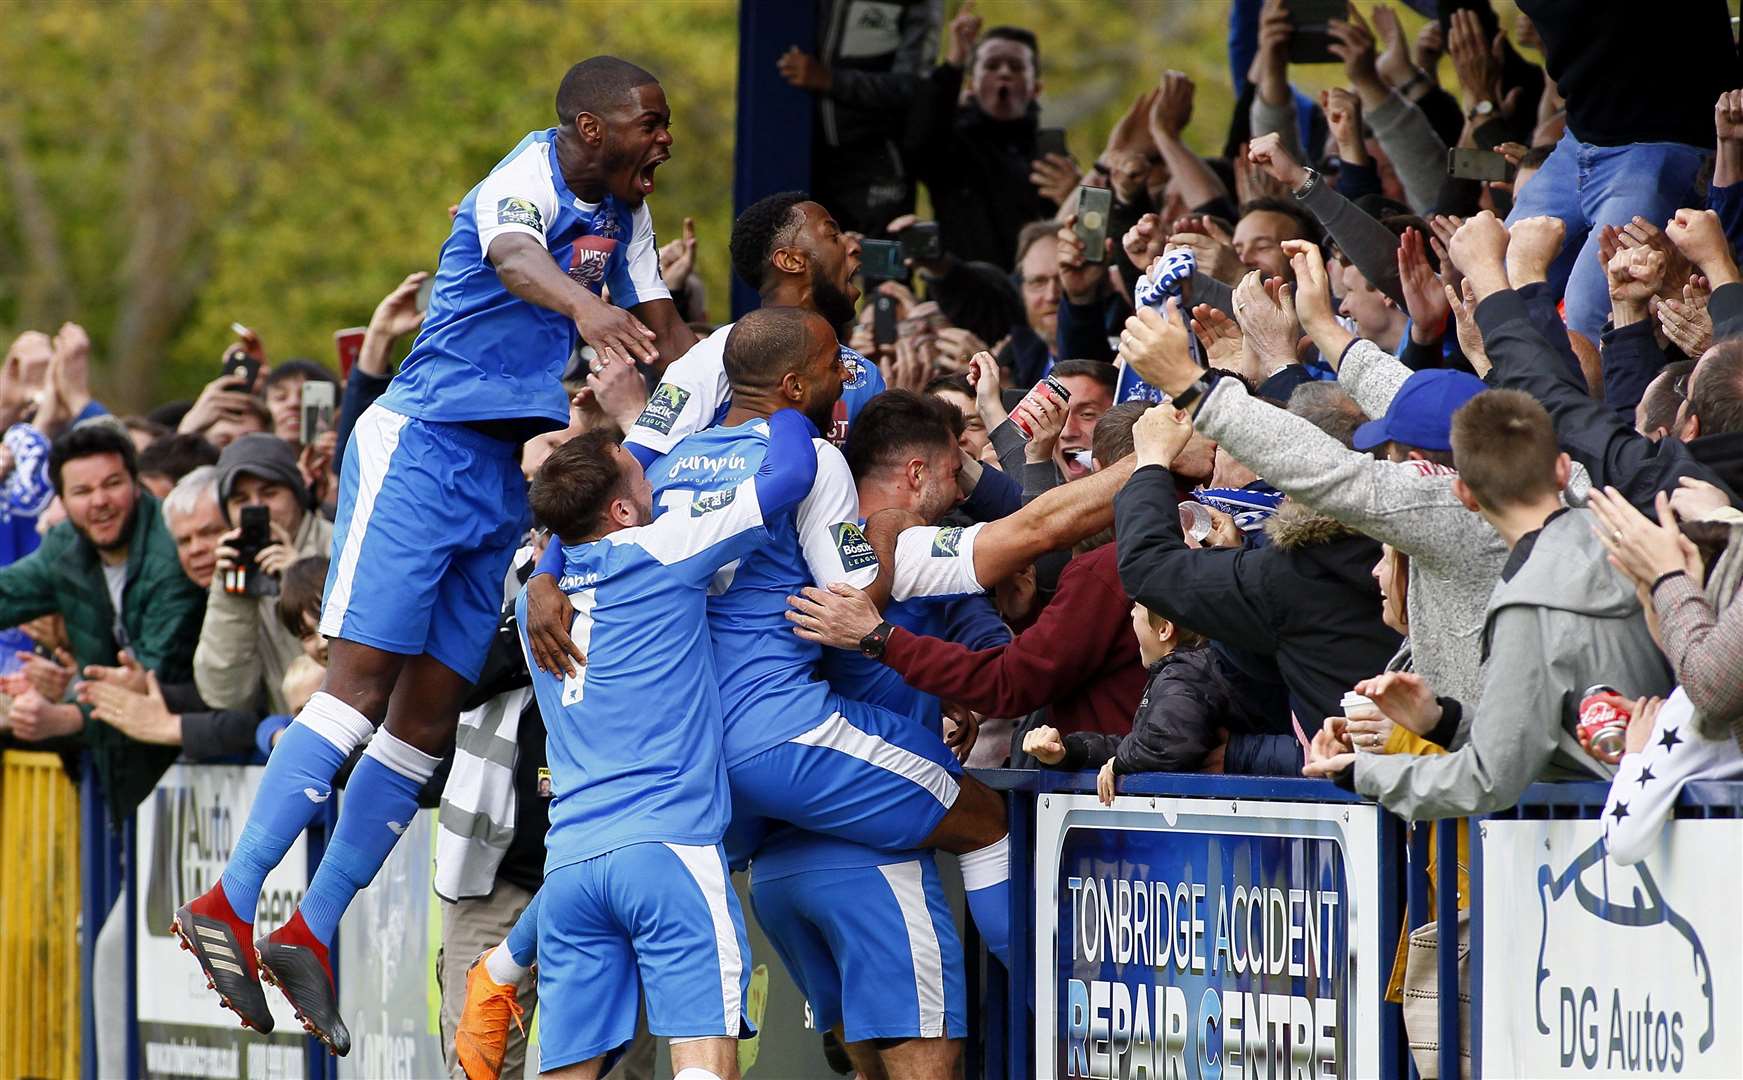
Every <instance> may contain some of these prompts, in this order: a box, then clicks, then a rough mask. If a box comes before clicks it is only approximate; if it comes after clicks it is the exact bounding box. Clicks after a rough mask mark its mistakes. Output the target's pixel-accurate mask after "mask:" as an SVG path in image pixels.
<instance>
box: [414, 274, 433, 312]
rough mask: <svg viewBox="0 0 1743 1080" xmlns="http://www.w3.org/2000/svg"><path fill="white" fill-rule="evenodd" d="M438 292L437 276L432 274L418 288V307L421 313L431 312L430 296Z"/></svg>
mask: <svg viewBox="0 0 1743 1080" xmlns="http://www.w3.org/2000/svg"><path fill="white" fill-rule="evenodd" d="M435 291H436V275H434V274H431V275H430V276H429V277H427V278H425V279H424V283H423V284H422V285H419V286H418V299H417V305H418V310H419V311H428V310H430V294H431V293H433V292H435Z"/></svg>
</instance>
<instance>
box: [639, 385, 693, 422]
mask: <svg viewBox="0 0 1743 1080" xmlns="http://www.w3.org/2000/svg"><path fill="white" fill-rule="evenodd" d="M689 400H690V391H688V390H686V389H684V388H683V387H682V386H677V385H674V384H672V383H668V382H663V383H661V384H660V385H659V386H656V387H655V388H654V393H653V396H652V397H650V398H648V403H647V405H645V406H644V407H643V408H642V414H641V415H640V416H638V417H636V418H635V426H636V427H642V428H647V429H648V430H649V431H657V432H659V433H660V434H661V435H670V434H671V433H672V425H673V424H675V423H677V422H678V415H679V414H680V413H682V412H683V411H684V403H685V402H687V401H689Z"/></svg>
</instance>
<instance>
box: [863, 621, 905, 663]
mask: <svg viewBox="0 0 1743 1080" xmlns="http://www.w3.org/2000/svg"><path fill="white" fill-rule="evenodd" d="M895 629H896V627H895V625H894V624H893V623H890V622H889V621H887V620H886V621H884V622H881V623H878V624H877V625H876V626H875V627H873V628H872V632H871V633H869V634H867V635H866V636H865V637H862V638H860V639H859V651H860V652H862V653H865V654H866V655H867V656H869V657H871V658H872V659H873V660H882V659H883V657H884V649H885V648H886V647H887V646H888V645H889V643H890V634H891V633H892V632H894V630H895Z"/></svg>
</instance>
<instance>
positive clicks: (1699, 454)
mask: <svg viewBox="0 0 1743 1080" xmlns="http://www.w3.org/2000/svg"><path fill="white" fill-rule="evenodd" d="M1734 287H1735V288H1737V289H1739V290H1743V285H1738V286H1734ZM1720 291H1723V290H1720ZM1713 295H1714V299H1715V300H1716V299H1717V298H1718V296H1719V292H1715V293H1714V294H1713ZM1554 304H1555V298H1554V297H1553V296H1552V295H1551V294H1550V293H1549V292H1548V290H1547V289H1546V287H1545V286H1544V285H1543V284H1542V283H1541V282H1540V283H1537V284H1533V285H1527V286H1526V287H1525V288H1523V289H1519V290H1517V291H1515V290H1513V289H1508V290H1505V291H1503V292H1498V293H1495V294H1494V295H1492V296H1490V297H1489V298H1488V299H1486V300H1484V301H1483V302H1482V303H1481V304H1478V305H1477V326H1478V327H1479V328H1480V329H1481V330H1482V331H1483V345H1484V347H1485V348H1486V349H1487V350H1488V353H1489V359H1490V360H1491V361H1492V362H1493V363H1494V365H1495V369H1494V371H1492V372H1491V373H1490V376H1491V380H1492V382H1493V384H1494V385H1497V386H1502V387H1508V388H1511V389H1514V390H1523V391H1525V392H1526V393H1528V394H1530V395H1531V396H1532V397H1534V398H1536V399H1537V400H1538V401H1540V402H1542V403H1543V407H1544V408H1545V409H1547V410H1549V415H1550V418H1551V419H1552V420H1554V421H1555V436H1556V440H1557V441H1558V442H1560V443H1561V447H1562V449H1563V450H1566V451H1567V452H1568V454H1569V455H1570V456H1571V457H1572V458H1573V459H1574V460H1575V461H1578V462H1579V463H1580V464H1581V465H1584V466H1585V467H1586V471H1588V472H1590V473H1591V474H1592V484H1593V485H1594V486H1596V487H1603V486H1606V485H1613V486H1614V487H1615V488H1617V490H1619V491H1621V492H1622V494H1623V496H1624V497H1625V498H1627V500H1628V501H1629V502H1631V503H1633V504H1634V505H1635V506H1636V507H1638V508H1639V509H1640V510H1641V512H1642V513H1645V514H1648V515H1651V514H1654V513H1655V512H1656V511H1655V510H1654V509H1653V501H1654V499H1655V498H1656V497H1657V495H1658V493H1659V492H1660V491H1675V490H1676V488H1677V481H1678V479H1680V478H1681V477H1684V476H1692V477H1694V478H1695V479H1697V480H1705V481H1707V482H1708V483H1711V484H1717V485H1719V486H1720V487H1721V488H1723V489H1724V490H1725V492H1726V494H1728V495H1729V496H1730V497H1731V502H1732V503H1733V504H1737V503H1738V498H1737V495H1738V493H1739V492H1743V432H1732V433H1729V434H1718V435H1704V436H1702V437H1700V438H1698V439H1694V440H1692V441H1690V442H1688V443H1683V442H1681V441H1680V440H1677V439H1661V440H1659V441H1658V442H1653V441H1652V440H1651V439H1648V438H1647V437H1646V436H1644V435H1642V434H1640V433H1639V432H1638V431H1635V430H1634V427H1633V425H1632V423H1630V421H1629V420H1628V419H1624V418H1623V417H1621V416H1620V415H1618V414H1617V412H1616V410H1615V409H1613V408H1611V407H1610V406H1608V405H1606V404H1604V403H1603V402H1601V401H1596V400H1594V399H1593V398H1592V397H1591V396H1590V395H1589V394H1587V393H1586V387H1585V384H1584V382H1582V381H1581V380H1580V379H1579V378H1578V377H1577V376H1575V375H1574V370H1576V369H1575V368H1572V367H1569V364H1568V357H1569V356H1571V355H1572V350H1571V349H1570V348H1569V346H1568V344H1567V331H1566V328H1565V327H1564V326H1563V324H1562V322H1561V319H1560V318H1558V317H1557V316H1556V314H1555V308H1554ZM1713 336H1714V338H1715V339H1718V338H1720V337H1722V336H1724V330H1723V329H1722V326H1721V319H1720V311H1719V310H1717V309H1715V310H1714V312H1713Z"/></svg>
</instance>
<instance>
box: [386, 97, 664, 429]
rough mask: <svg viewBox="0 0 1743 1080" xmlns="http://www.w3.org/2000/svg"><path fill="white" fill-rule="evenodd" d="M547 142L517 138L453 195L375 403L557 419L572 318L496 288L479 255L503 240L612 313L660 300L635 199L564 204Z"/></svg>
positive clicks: (560, 423)
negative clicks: (427, 281) (437, 247)
mask: <svg viewBox="0 0 1743 1080" xmlns="http://www.w3.org/2000/svg"><path fill="white" fill-rule="evenodd" d="M556 136H557V129H556V128H549V129H547V130H545V131H535V132H532V133H530V134H528V135H527V137H526V138H524V139H522V140H521V141H520V145H518V146H516V147H515V148H514V150H513V151H511V152H510V153H509V155H508V156H507V157H505V158H503V159H502V160H501V161H500V162H498V163H497V165H496V167H495V168H494V169H492V170H491V172H490V175H489V176H487V177H485V178H484V179H483V180H482V181H480V182H479V184H478V186H477V187H475V188H473V189H472V190H471V191H469V192H467V193H466V197H465V198H464V199H462V200H461V202H460V211H459V213H458V214H456V215H455V216H454V226H453V229H452V230H451V231H450V232H449V234H448V240H447V243H445V244H443V245H442V261H441V265H440V267H439V268H438V269H437V271H436V284H435V287H434V290H433V291H432V293H431V295H430V309H429V311H428V312H426V313H425V315H424V327H423V330H422V332H421V333H419V334H418V338H417V341H416V343H415V344H413V345H412V351H411V355H410V356H408V357H406V361H405V364H404V365H403V366H402V367H401V368H400V372H399V374H398V375H397V376H395V377H394V380H393V382H392V384H391V385H389V386H388V388H387V393H385V394H383V395H382V397H381V404H382V406H384V407H385V408H388V409H392V410H393V411H394V412H397V413H401V414H404V415H406V416H415V417H418V418H419V419H423V420H437V421H444V422H451V423H453V422H468V421H481V420H515V419H528V420H533V421H537V423H536V424H535V425H534V428H535V429H546V430H555V429H558V428H562V427H564V426H565V425H567V424H568V422H569V401H568V396H567V395H566V394H564V393H563V384H562V377H563V368H564V366H565V365H566V364H567V362H568V359H569V354H570V352H571V351H572V350H573V349H574V346H575V338H576V329H575V323H574V321H573V320H571V319H570V318H569V317H568V316H567V315H564V314H563V313H561V312H557V311H552V310H550V309H549V308H543V307H540V306H539V305H537V304H534V303H531V302H529V301H526V300H522V299H520V298H519V297H517V296H515V295H514V294H513V293H511V292H509V291H508V289H507V288H506V287H505V286H504V285H503V284H502V279H501V278H499V277H498V276H497V274H496V267H495V266H494V265H493V264H492V263H491V261H490V258H489V252H490V244H491V241H493V240H495V239H496V238H497V237H498V236H501V235H502V234H504V233H511V232H518V233H524V234H526V235H528V236H531V237H533V238H535V239H536V240H538V241H539V243H541V244H543V245H544V247H545V249H546V250H547V251H549V252H550V254H551V258H552V259H553V260H554V261H555V262H556V264H557V265H558V266H559V267H561V268H562V269H563V270H564V271H565V272H567V273H568V275H569V276H570V277H571V278H573V279H574V280H575V281H577V282H579V283H580V284H581V285H583V286H584V287H586V288H588V289H590V290H592V291H593V292H594V293H598V292H599V291H600V289H601V287H602V286H605V285H609V286H610V287H611V302H612V303H613V304H615V305H617V306H618V307H621V308H626V309H627V308H632V307H635V306H636V305H638V304H642V303H646V302H647V301H650V300H658V299H662V298H668V297H670V296H671V293H670V292H669V291H668V290H667V289H666V285H665V282H664V280H663V279H662V278H661V277H660V257H659V250H658V247H657V245H656V243H655V240H654V219H653V215H651V214H650V213H649V212H648V208H647V206H646V204H643V205H642V206H639V207H636V208H635V209H634V210H631V209H630V208H629V207H627V206H624V205H623V204H621V203H619V202H618V201H617V199H616V198H615V197H613V196H610V195H608V196H606V197H605V199H604V200H603V201H601V202H598V203H586V202H582V201H581V200H580V199H578V198H576V197H575V196H574V195H573V194H571V193H570V191H569V188H568V186H567V185H566V184H564V182H563V173H562V170H561V169H560V168H559V167H558V165H557V141H556Z"/></svg>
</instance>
